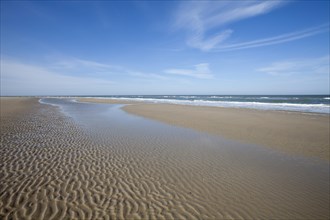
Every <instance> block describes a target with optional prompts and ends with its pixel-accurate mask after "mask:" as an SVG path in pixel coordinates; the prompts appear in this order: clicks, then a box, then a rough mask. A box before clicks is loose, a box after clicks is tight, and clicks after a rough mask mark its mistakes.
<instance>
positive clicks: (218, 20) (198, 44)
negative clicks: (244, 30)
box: [174, 1, 284, 51]
mask: <svg viewBox="0 0 330 220" xmlns="http://www.w3.org/2000/svg"><path fill="white" fill-rule="evenodd" d="M283 4H284V2H283V1H252V2H251V1H231V2H229V1H199V2H184V3H183V4H181V6H180V7H179V9H178V11H177V12H176V17H175V19H176V20H175V25H174V26H175V28H177V29H186V30H187V31H188V32H189V33H188V35H189V36H188V39H187V44H188V45H189V46H191V47H194V48H198V49H201V50H204V51H208V50H211V49H213V48H214V47H216V46H217V45H218V44H220V43H221V42H223V41H225V40H226V39H227V38H229V37H230V35H231V34H232V33H233V31H232V30H231V29H226V30H223V31H220V32H218V33H216V34H213V35H212V36H208V35H209V33H208V32H210V31H214V29H216V28H219V27H221V26H223V25H225V24H229V23H232V22H235V21H238V20H242V19H246V18H249V17H254V16H257V15H261V14H265V13H268V12H270V11H271V10H273V9H275V8H277V7H279V6H281V5H283Z"/></svg>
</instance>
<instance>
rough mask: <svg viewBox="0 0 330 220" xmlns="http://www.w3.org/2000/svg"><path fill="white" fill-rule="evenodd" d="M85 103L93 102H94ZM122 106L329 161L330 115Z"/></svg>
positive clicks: (150, 115) (221, 134)
mask: <svg viewBox="0 0 330 220" xmlns="http://www.w3.org/2000/svg"><path fill="white" fill-rule="evenodd" d="M82 101H88V102H94V101H95V99H82ZM97 102H99V103H102V102H103V103H117V102H118V103H122V101H121V100H115V99H114V100H106V99H99V100H97ZM123 104H132V105H128V106H125V107H124V108H123V109H124V110H125V111H127V112H129V113H131V114H136V115H139V116H143V117H146V118H151V119H154V120H159V121H162V122H166V123H169V124H172V125H177V126H183V127H187V128H193V129H196V130H198V131H202V132H207V133H210V134H215V135H220V136H223V137H226V138H230V139H235V140H241V141H243V142H249V143H254V144H259V145H261V146H265V147H269V148H271V149H274V150H280V151H282V152H286V153H289V154H292V155H301V156H309V157H310V156H311V157H316V158H320V159H322V160H327V161H329V160H330V156H329V149H330V143H329V142H330V117H329V115H324V114H304V113H299V112H280V111H262V110H252V109H235V108H220V107H201V106H184V105H170V104H141V103H136V102H124V103H123Z"/></svg>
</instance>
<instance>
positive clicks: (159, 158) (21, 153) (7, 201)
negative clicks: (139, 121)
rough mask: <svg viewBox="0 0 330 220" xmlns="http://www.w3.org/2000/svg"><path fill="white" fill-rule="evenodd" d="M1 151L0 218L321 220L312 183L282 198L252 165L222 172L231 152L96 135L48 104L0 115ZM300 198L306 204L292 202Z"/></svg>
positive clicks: (290, 187)
mask: <svg viewBox="0 0 330 220" xmlns="http://www.w3.org/2000/svg"><path fill="white" fill-rule="evenodd" d="M153 138H154V139H153ZM109 140H113V141H112V142H111V141H109ZM203 141H204V142H205V143H207V142H208V140H207V139H206V140H203ZM177 143H179V142H177ZM0 145H1V147H0V165H1V167H0V184H1V185H0V219H251V218H254V219H256V218H260V219H262V218H274V217H276V218H277V219H280V218H283V219H285V218H286V219H288V218H306V217H307V218H314V217H317V218H325V219H326V218H328V217H329V216H328V215H327V212H326V210H327V209H328V208H327V205H328V203H329V200H326V199H325V200H320V199H319V194H317V193H316V194H315V193H314V191H313V189H310V186H311V185H308V184H307V185H305V188H304V189H299V190H298V191H295V189H294V184H290V183H288V184H286V186H287V187H286V188H287V189H283V193H282V194H281V193H278V191H277V190H278V189H277V188H278V187H279V186H276V184H277V183H276V181H275V179H276V178H277V176H276V174H275V175H273V176H270V177H269V179H264V181H263V182H262V181H259V179H257V177H256V176H255V168H252V167H247V168H246V169H235V166H231V164H227V165H228V166H222V165H223V163H221V159H222V158H223V157H230V155H229V154H228V155H226V154H225V155H222V157H219V156H218V155H217V154H216V153H214V152H212V151H211V152H210V151H208V152H207V153H206V152H205V151H203V149H196V148H192V149H187V148H185V149H184V150H182V149H181V150H180V148H178V151H174V150H173V149H170V150H168V147H169V146H168V145H166V144H165V143H164V141H161V140H158V139H157V137H147V138H144V139H143V138H142V139H141V141H139V142H136V141H134V139H132V140H129V139H127V138H126V137H120V136H116V137H115V136H114V137H112V136H111V135H110V134H109V136H106V137H104V139H102V138H98V139H96V138H95V137H94V136H93V135H91V134H89V133H88V132H87V131H86V130H82V129H81V128H80V127H79V126H77V124H76V123H75V122H74V120H72V119H70V118H68V117H66V116H64V115H63V114H61V113H59V111H58V109H57V108H54V107H51V106H45V105H43V106H39V105H37V104H36V106H34V108H33V109H31V111H28V112H26V115H25V116H24V117H19V116H17V117H9V118H2V119H1V139H0ZM182 146H184V143H183V144H182ZM206 158H208V159H209V160H208V161H206V160H205V159H206ZM233 159H234V158H233ZM237 159H239V158H237ZM182 161H184V162H182ZM219 161H220V162H219ZM231 161H234V160H231ZM260 172H262V170H261V171H260ZM251 183H253V184H251ZM276 187H277V188H276ZM321 187H323V185H321ZM274 188H275V189H274ZM290 191H293V193H291V195H290V196H289V198H286V196H285V195H288V193H289V194H290ZM300 192H304V193H306V196H305V197H304V196H302V197H304V198H308V199H309V200H311V201H308V202H306V201H300V200H295V198H294V196H298V197H299V196H301V195H299V193H300ZM311 192H312V193H311ZM295 193H296V194H295ZM311 194H313V195H314V196H311ZM283 201H285V202H283ZM280 202H283V203H282V204H281V203H280ZM311 206H313V207H311ZM314 206H315V207H314ZM304 208H306V209H308V210H307V211H306V210H303V209H304ZM297 210H300V211H297Z"/></svg>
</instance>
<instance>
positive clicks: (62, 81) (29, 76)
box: [1, 59, 115, 95]
mask: <svg viewBox="0 0 330 220" xmlns="http://www.w3.org/2000/svg"><path fill="white" fill-rule="evenodd" d="M114 84H115V83H114V82H113V81H110V80H105V79H97V78H91V77H78V76H67V75H63V74H59V73H57V72H54V71H52V70H49V69H47V68H44V67H41V66H36V65H30V64H25V63H21V62H18V61H14V60H3V59H1V95H75V94H99V93H101V92H102V91H110V90H111V87H112V86H113V85H114Z"/></svg>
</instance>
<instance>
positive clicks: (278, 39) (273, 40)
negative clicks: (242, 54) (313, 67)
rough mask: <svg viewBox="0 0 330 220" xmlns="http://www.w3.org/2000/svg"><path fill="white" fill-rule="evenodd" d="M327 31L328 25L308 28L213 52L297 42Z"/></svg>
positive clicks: (226, 46) (229, 46)
mask: <svg viewBox="0 0 330 220" xmlns="http://www.w3.org/2000/svg"><path fill="white" fill-rule="evenodd" d="M328 31H329V24H323V25H320V26H317V27H314V28H308V29H305V30H301V31H295V32H291V33H287V34H282V35H279V36H275V37H269V38H264V39H259V40H254V41H249V42H243V43H237V44H228V45H223V46H219V47H217V48H216V49H215V51H232V50H242V49H248V48H254V47H263V46H269V45H274V44H281V43H285V42H289V41H294V40H299V39H302V38H306V37H310V36H314V35H317V34H321V33H325V32H328Z"/></svg>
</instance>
